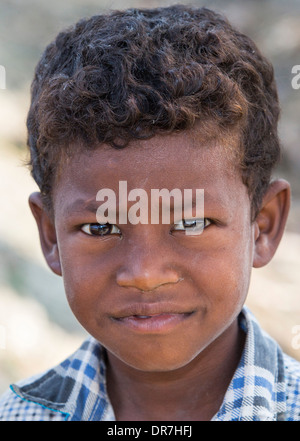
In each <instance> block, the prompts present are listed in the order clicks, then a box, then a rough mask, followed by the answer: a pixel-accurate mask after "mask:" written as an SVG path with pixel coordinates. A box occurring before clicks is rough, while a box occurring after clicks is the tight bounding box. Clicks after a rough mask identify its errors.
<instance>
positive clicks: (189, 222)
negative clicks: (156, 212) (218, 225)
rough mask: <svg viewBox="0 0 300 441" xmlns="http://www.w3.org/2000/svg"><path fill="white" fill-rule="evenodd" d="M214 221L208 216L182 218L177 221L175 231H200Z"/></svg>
mask: <svg viewBox="0 0 300 441" xmlns="http://www.w3.org/2000/svg"><path fill="white" fill-rule="evenodd" d="M211 223H212V221H211V220H210V219H208V218H204V219H182V220H181V221H179V222H176V223H175V224H174V226H173V231H174V230H175V231H187V232H188V231H189V230H190V231H191V232H192V231H195V232H198V234H199V232H200V231H203V230H204V228H206V227H208V226H209V225H210V224H211Z"/></svg>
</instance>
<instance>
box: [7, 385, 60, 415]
mask: <svg viewBox="0 0 300 441" xmlns="http://www.w3.org/2000/svg"><path fill="white" fill-rule="evenodd" d="M27 381H28V382H29V381H31V380H30V379H28V380H27ZM65 418H66V415H65V414H63V413H62V412H60V411H57V410H55V409H51V408H48V407H46V406H43V405H42V404H40V403H36V402H33V401H30V400H27V399H25V398H23V397H22V396H20V395H18V393H17V392H16V391H15V390H13V388H12V387H11V388H10V389H8V390H7V391H6V392H5V393H4V394H3V395H2V396H1V397H0V421H63V420H65Z"/></svg>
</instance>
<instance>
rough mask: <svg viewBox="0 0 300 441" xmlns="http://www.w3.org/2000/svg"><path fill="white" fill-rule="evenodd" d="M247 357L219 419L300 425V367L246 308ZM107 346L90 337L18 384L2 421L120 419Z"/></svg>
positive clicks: (2, 407) (1, 408)
mask: <svg viewBox="0 0 300 441" xmlns="http://www.w3.org/2000/svg"><path fill="white" fill-rule="evenodd" d="M239 323H240V326H241V328H242V329H243V330H244V331H245V333H246V342H245V347H244V351H243V354H242V358H241V360H240V363H239V365H238V367H237V369H236V371H235V373H234V376H233V378H232V380H231V383H230V385H229V387H228V389H227V391H226V393H225V396H224V399H223V403H222V405H221V407H220V409H219V411H218V412H217V413H216V415H215V416H214V417H213V418H212V420H213V421H300V363H299V362H297V361H295V360H293V359H292V358H290V357H289V356H287V355H286V354H284V353H283V352H282V351H281V349H280V347H279V346H278V345H277V343H276V342H275V341H274V340H273V339H271V338H270V337H269V336H268V335H267V334H266V333H265V332H264V331H263V330H262V329H261V328H260V326H259V325H258V323H257V321H256V320H255V318H254V317H253V316H252V314H251V312H250V311H249V310H248V309H247V308H244V309H243V311H242V313H241V314H240V316H239ZM104 360H105V357H104V350H103V348H102V347H101V345H100V344H99V343H98V342H97V341H96V340H95V339H93V338H92V337H89V338H88V339H87V340H86V341H85V342H84V343H83V344H82V346H81V347H80V348H79V349H78V350H77V351H76V352H75V353H74V354H73V355H72V356H71V357H69V358H67V359H66V360H65V361H64V362H63V363H61V364H60V365H58V366H57V367H55V368H53V369H50V370H48V371H47V372H46V373H44V374H42V375H38V376H35V377H32V378H31V379H29V380H26V381H22V382H20V383H18V384H14V385H12V386H11V387H10V389H9V390H8V391H7V392H6V393H5V394H4V395H3V396H2V397H1V399H0V421H114V420H115V415H114V411H113V408H112V405H111V403H110V400H109V397H108V394H107V390H106V381H105V377H106V376H105V361H104Z"/></svg>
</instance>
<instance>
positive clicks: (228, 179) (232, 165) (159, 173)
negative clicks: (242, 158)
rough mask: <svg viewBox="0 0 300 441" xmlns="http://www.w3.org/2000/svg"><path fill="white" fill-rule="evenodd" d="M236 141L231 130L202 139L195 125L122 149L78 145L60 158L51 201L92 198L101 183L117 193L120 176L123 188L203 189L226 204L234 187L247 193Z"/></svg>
mask: <svg viewBox="0 0 300 441" xmlns="http://www.w3.org/2000/svg"><path fill="white" fill-rule="evenodd" d="M237 145H238V142H237V140H236V138H235V137H233V136H232V137H230V138H226V139H224V138H222V139H219V140H205V139H203V136H202V135H201V133H199V131H197V130H190V131H186V132H180V133H178V134H170V135H164V136H154V137H153V138H151V139H149V140H142V141H134V142H131V143H130V144H129V145H128V146H127V147H125V148H123V149H114V148H113V147H111V146H108V145H100V146H99V147H98V148H96V149H95V150H90V151H86V150H82V151H80V148H79V147H78V146H77V148H76V150H78V151H79V153H78V154H77V155H74V156H72V157H71V158H69V160H68V161H67V162H66V163H65V164H64V167H63V173H62V175H61V176H60V179H59V181H58V182H57V185H55V189H54V202H55V200H59V201H60V205H63V206H65V204H66V203H67V201H68V202H73V201H74V200H76V199H77V200H79V201H80V200H81V201H82V203H83V204H85V203H88V202H89V201H90V202H92V201H95V197H96V194H97V192H98V191H99V190H100V189H103V188H110V189H112V190H114V191H115V192H116V194H117V193H118V190H119V182H120V181H126V182H127V185H128V191H129V190H130V189H135V188H142V189H144V190H146V191H147V192H149V193H150V192H151V189H162V188H167V189H168V190H169V191H171V190H172V189H175V188H179V189H181V190H182V189H190V188H191V189H195V188H199V189H204V192H205V200H206V202H207V201H208V200H211V201H215V204H220V205H228V206H229V205H232V200H233V199H234V200H235V201H238V199H239V198H238V193H241V195H242V196H243V197H244V195H245V194H246V193H247V192H246V187H245V186H244V184H243V183H242V179H241V174H240V170H239V167H238V165H237V160H236V157H237V154H236V152H237V149H238V147H237ZM233 195H234V198H233Z"/></svg>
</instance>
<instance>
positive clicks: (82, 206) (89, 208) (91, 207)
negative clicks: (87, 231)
mask: <svg viewBox="0 0 300 441" xmlns="http://www.w3.org/2000/svg"><path fill="white" fill-rule="evenodd" d="M98 208H99V202H97V201H96V199H92V200H91V199H89V200H87V201H86V200H84V199H81V198H79V199H76V200H75V201H74V202H72V203H71V204H70V205H68V206H67V208H66V210H67V211H68V212H70V211H71V212H82V211H85V212H90V213H95V214H96V213H97V209H98Z"/></svg>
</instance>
